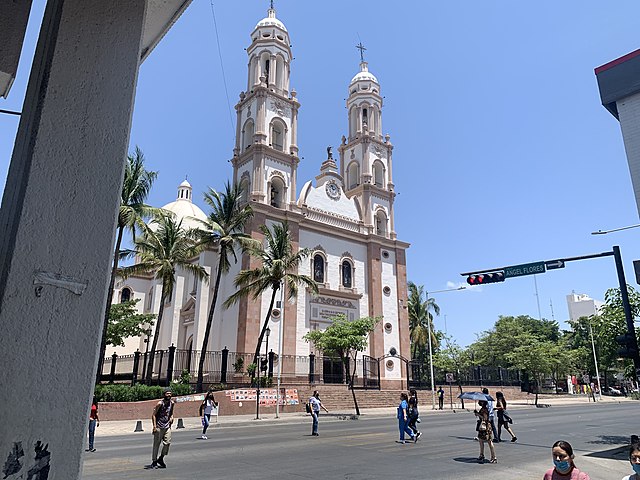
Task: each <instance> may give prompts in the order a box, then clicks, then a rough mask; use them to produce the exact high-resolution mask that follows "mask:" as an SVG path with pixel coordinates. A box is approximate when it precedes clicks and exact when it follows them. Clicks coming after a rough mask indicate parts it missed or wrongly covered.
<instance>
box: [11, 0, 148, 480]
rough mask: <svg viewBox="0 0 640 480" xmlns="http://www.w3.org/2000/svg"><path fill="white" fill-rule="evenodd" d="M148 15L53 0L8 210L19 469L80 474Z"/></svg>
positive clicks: (138, 5)
mask: <svg viewBox="0 0 640 480" xmlns="http://www.w3.org/2000/svg"><path fill="white" fill-rule="evenodd" d="M145 13H146V2H145V1H143V0H112V1H108V2H107V1H104V0H49V1H48V2H47V6H46V11H45V15H44V19H43V22H42V27H41V31H40V37H39V39H38V45H37V48H36V53H35V56H34V60H33V66H32V70H31V76H30V78H29V84H28V88H27V93H26V96H25V101H24V105H23V108H22V116H21V119H20V126H19V128H18V133H17V136H16V141H15V146H14V151H13V155H12V159H11V164H10V167H9V174H8V177H7V183H6V187H5V191H4V195H3V199H2V209H1V210H0V325H2V335H0V365H1V366H2V367H1V368H0V385H2V396H3V398H2V400H3V407H2V409H0V425H2V435H0V462H1V463H2V464H3V465H5V467H4V468H5V469H6V468H8V469H9V472H10V473H9V474H8V475H9V476H11V478H14V476H12V475H15V478H17V477H18V476H22V475H24V477H25V478H26V477H27V472H29V474H30V477H29V478H60V479H69V480H71V479H78V478H80V472H81V468H82V452H83V450H84V448H83V444H84V440H85V437H86V435H87V433H86V432H87V417H88V413H89V405H90V403H91V395H92V393H93V384H94V380H95V373H96V368H97V361H98V350H99V345H100V336H101V333H102V319H103V315H104V308H105V305H106V299H107V298H106V297H107V285H108V283H109V271H110V269H109V264H110V260H111V257H112V255H113V244H114V235H115V224H116V218H117V207H118V202H119V197H120V191H121V189H122V178H123V172H124V161H125V157H126V154H127V146H128V142H129V130H130V127H131V114H132V110H133V99H134V95H135V89H136V82H137V75H138V65H139V59H140V46H141V39H142V33H143V26H144V20H145ZM35 390H38V391H41V392H48V395H50V396H51V397H52V401H48V402H47V406H46V409H45V410H46V411H43V405H42V396H41V395H36V394H34V391H35ZM53 398H55V400H53ZM34 415H35V417H37V416H38V415H40V416H44V417H46V420H45V419H44V418H43V420H44V421H40V420H38V419H36V418H35V417H34ZM14 448H19V449H21V450H22V449H23V450H24V456H23V457H21V458H20V462H19V463H18V462H13V463H11V462H10V463H9V464H7V463H6V462H7V460H10V453H11V452H12V451H14ZM36 452H38V458H39V459H38V460H37V461H36V460H35V456H36ZM6 474H7V473H6V472H5V475H6Z"/></svg>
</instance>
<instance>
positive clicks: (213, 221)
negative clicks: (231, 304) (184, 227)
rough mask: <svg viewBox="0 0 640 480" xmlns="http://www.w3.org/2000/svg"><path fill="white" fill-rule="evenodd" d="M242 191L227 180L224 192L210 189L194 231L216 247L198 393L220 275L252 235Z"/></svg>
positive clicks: (226, 269) (199, 386)
mask: <svg viewBox="0 0 640 480" xmlns="http://www.w3.org/2000/svg"><path fill="white" fill-rule="evenodd" d="M242 194H243V191H242V186H241V185H239V184H235V185H234V186H233V187H232V186H231V185H230V184H229V182H227V183H226V185H225V191H224V192H222V193H220V192H216V191H215V190H213V189H212V188H210V189H209V191H208V192H206V193H205V194H204V200H205V202H206V203H207V204H208V205H209V206H210V207H211V213H209V216H208V217H207V219H206V220H198V222H199V223H201V225H202V228H199V229H198V231H197V235H198V237H199V240H200V243H201V244H202V245H203V246H205V247H207V246H214V245H217V246H218V270H217V273H216V283H215V285H214V287H213V299H212V300H211V304H210V305H209V315H208V316H207V327H206V328H205V331H204V338H203V340H202V350H201V352H200V362H199V365H198V382H197V386H196V391H197V392H202V382H203V371H204V359H205V354H206V351H207V344H208V343H209V334H210V333H211V325H212V324H213V313H214V311H215V309H216V303H217V301H218V290H219V288H220V278H221V276H222V274H223V273H227V272H228V271H229V267H230V266H231V262H230V256H233V262H234V263H238V257H237V254H236V250H237V248H238V247H239V248H241V249H243V250H244V249H245V248H246V247H247V245H248V244H249V243H250V242H252V240H251V237H250V236H249V235H247V234H245V233H244V226H245V224H246V223H247V221H248V220H249V219H250V218H251V217H252V216H253V210H252V209H251V207H250V206H249V205H248V204H244V205H242Z"/></svg>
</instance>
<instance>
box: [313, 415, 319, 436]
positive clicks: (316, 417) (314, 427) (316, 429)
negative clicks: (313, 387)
mask: <svg viewBox="0 0 640 480" xmlns="http://www.w3.org/2000/svg"><path fill="white" fill-rule="evenodd" d="M319 413H320V411H317V412H311V418H313V425H312V427H311V435H315V434H316V433H318V414H319Z"/></svg>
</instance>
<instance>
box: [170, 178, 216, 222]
mask: <svg viewBox="0 0 640 480" xmlns="http://www.w3.org/2000/svg"><path fill="white" fill-rule="evenodd" d="M192 191H193V188H192V187H191V184H190V183H189V182H187V181H186V180H185V181H184V182H182V183H181V184H180V185H179V186H178V198H176V200H175V201H174V202H171V203H167V204H166V205H165V206H164V207H162V209H163V210H168V211H170V212H171V213H173V214H174V215H175V216H176V218H177V219H178V220H182V227H183V228H185V229H187V228H196V227H201V225H200V224H199V223H198V222H196V221H195V220H194V218H197V219H198V220H206V219H207V216H206V215H205V213H204V212H203V211H202V210H201V209H200V207H198V206H197V205H196V204H194V203H193V202H192V201H191V193H192Z"/></svg>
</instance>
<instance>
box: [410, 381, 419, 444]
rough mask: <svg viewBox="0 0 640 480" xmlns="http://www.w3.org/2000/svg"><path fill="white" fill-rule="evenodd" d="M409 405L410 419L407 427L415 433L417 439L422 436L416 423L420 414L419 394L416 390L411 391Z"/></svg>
mask: <svg viewBox="0 0 640 480" xmlns="http://www.w3.org/2000/svg"><path fill="white" fill-rule="evenodd" d="M407 403H408V404H409V411H408V412H407V416H408V417H409V423H408V424H407V426H408V427H409V428H410V429H411V430H412V431H413V434H414V435H415V436H416V439H417V438H419V437H420V435H422V433H420V432H419V431H418V427H416V422H417V421H418V417H419V413H418V392H416V389H415V388H411V389H409V400H408V401H407Z"/></svg>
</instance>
